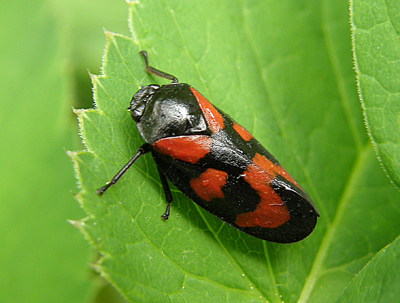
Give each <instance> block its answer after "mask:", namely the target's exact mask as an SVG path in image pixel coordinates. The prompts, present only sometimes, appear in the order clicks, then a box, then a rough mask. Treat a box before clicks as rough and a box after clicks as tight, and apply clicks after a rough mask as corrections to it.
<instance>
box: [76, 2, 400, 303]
mask: <svg viewBox="0 0 400 303" xmlns="http://www.w3.org/2000/svg"><path fill="white" fill-rule="evenodd" d="M129 6H130V20H129V21H130V27H131V31H132V36H133V38H127V37H124V36H121V35H116V34H111V33H107V41H108V43H107V47H106V52H105V56H104V62H103V69H102V72H103V74H102V75H100V76H93V78H92V80H93V85H94V96H95V100H96V106H97V109H95V110H85V111H78V117H79V121H80V127H81V134H82V137H83V139H84V143H85V145H86V147H87V150H86V151H82V152H76V153H72V154H71V156H72V157H73V159H74V161H75V168H76V171H77V176H78V180H79V183H80V187H81V193H80V194H79V195H78V196H77V198H78V200H79V201H80V203H81V205H82V207H83V208H84V209H85V210H86V212H87V213H88V215H89V216H88V217H87V218H86V219H85V221H82V222H81V225H80V228H81V230H82V232H83V233H84V234H85V236H86V238H87V239H88V240H89V241H90V242H91V243H92V245H94V246H95V247H96V248H97V249H98V250H99V251H100V252H101V253H102V254H103V257H102V258H101V259H100V260H99V261H98V262H97V263H96V264H95V265H94V266H95V267H96V268H97V270H98V271H99V272H100V273H101V274H102V275H103V276H105V277H106V278H107V279H108V280H109V281H110V282H111V283H112V284H113V285H115V287H116V288H118V289H119V290H120V291H121V293H122V294H123V295H124V296H125V297H126V298H127V299H128V300H130V301H131V302H140V301H143V302H161V301H162V302H165V301H192V302H194V301H197V302H202V301H205V300H210V301H215V302H219V301H228V302H250V301H254V302H258V301H260V302H265V301H270V302H281V301H285V302H298V301H299V302H329V301H334V300H336V298H338V297H339V295H340V294H341V293H342V292H343V291H344V289H345V287H346V285H347V284H348V283H349V282H350V281H351V280H352V278H353V277H354V276H355V274H356V273H357V272H358V271H360V270H361V269H362V267H363V266H364V265H365V264H366V263H367V262H368V261H369V260H370V259H371V258H372V257H373V256H374V255H375V254H376V253H377V252H378V251H379V250H380V249H381V248H382V247H384V246H385V245H387V244H388V243H390V242H391V241H393V239H394V238H395V237H396V236H397V235H398V230H399V228H400V212H399V209H398V205H399V202H400V197H399V193H398V192H397V191H396V189H395V188H394V187H393V186H392V185H391V184H390V183H389V181H388V180H387V178H386V177H385V175H384V173H383V172H382V170H381V169H380V167H379V164H378V161H377V160H376V158H375V156H374V152H373V148H372V146H371V143H370V142H369V140H368V137H367V135H366V133H365V129H364V126H363V122H362V115H361V109H360V107H359V101H358V99H357V91H356V86H355V83H354V73H353V70H352V54H351V52H350V32H349V26H348V21H347V20H348V6H347V1H342V2H338V1H333V0H331V1H327V2H323V3H318V2H313V3H312V4H311V3H309V2H308V1H298V0H292V1H286V2H284V3H275V2H268V3H265V2H257V3H254V2H252V1H241V2H239V1H229V2H228V1H226V2H218V3H216V2H215V1H211V0H209V1H202V2H201V3H200V2H196V3H190V5H189V4H188V3H187V2H185V1H178V0H177V1H169V2H159V1H151V0H148V1H144V2H141V3H137V2H130V3H129ZM142 49H144V50H147V51H148V54H149V58H150V63H151V65H152V66H154V67H156V68H159V69H160V70H163V71H165V72H168V73H171V74H173V75H175V76H177V77H178V79H179V80H180V81H181V82H186V83H190V84H191V85H192V86H193V87H195V88H196V89H198V90H199V91H200V92H201V93H202V94H203V95H204V96H205V97H206V98H208V99H209V100H211V101H212V102H213V103H214V104H215V105H216V106H218V107H219V108H221V109H222V110H224V111H225V112H226V113H227V114H229V115H230V116H231V117H232V118H233V119H235V120H236V121H237V122H238V123H240V124H241V125H243V126H244V127H246V128H247V129H248V130H249V131H250V132H251V133H252V134H253V135H254V136H255V137H256V138H257V139H258V140H259V141H260V142H261V143H262V144H263V145H264V146H265V147H266V148H267V149H269V150H270V151H271V152H272V153H273V154H274V155H275V156H277V157H278V159H279V160H280V162H281V164H282V165H283V166H284V167H285V168H286V169H287V170H288V171H289V172H290V173H291V174H292V175H293V176H294V177H295V179H296V180H297V181H298V182H299V183H300V184H301V185H302V187H303V188H304V189H305V190H306V191H307V192H308V193H309V194H310V196H311V197H312V199H313V200H314V202H315V204H316V205H317V207H318V209H319V211H320V213H321V217H320V218H319V222H318V224H317V227H316V230H315V231H314V232H313V233H312V234H311V235H310V236H309V237H308V238H307V239H305V240H303V241H301V242H299V243H295V244H290V245H280V244H274V243H268V242H265V241H262V240H259V239H255V238H253V237H251V236H248V235H246V234H244V233H241V232H239V231H237V230H235V229H234V228H232V227H230V226H227V225H226V224H224V223H222V222H221V221H220V220H218V219H217V218H215V217H213V216H212V215H210V214H209V213H207V212H206V211H204V210H202V209H200V208H199V207H197V206H196V205H195V204H194V203H193V202H191V201H190V200H188V199H186V198H185V197H184V196H183V194H182V193H180V192H179V191H177V190H176V189H174V190H173V196H174V202H173V204H172V209H171V211H172V214H171V216H170V219H169V220H168V221H167V222H164V221H162V220H161V218H160V215H161V214H162V213H163V212H164V209H165V199H164V196H163V191H162V187H161V184H160V181H159V178H158V176H157V171H156V167H155V164H154V163H153V161H152V159H151V157H150V156H143V157H141V159H140V160H138V161H137V163H135V165H134V166H133V167H132V168H131V169H130V170H129V171H128V172H127V173H126V174H125V175H124V176H123V178H121V180H120V181H119V182H118V183H117V184H116V185H115V186H113V187H112V188H110V189H109V190H108V191H107V192H106V193H105V194H104V195H103V196H102V197H98V196H97V195H96V189H97V188H99V187H100V186H102V185H104V183H105V182H106V181H108V180H109V179H110V178H111V177H112V176H113V175H114V174H115V173H116V172H117V171H118V170H119V169H120V168H121V167H122V166H123V165H124V164H125V163H126V162H127V161H128V160H129V159H130V158H131V157H132V155H133V154H134V153H135V151H136V149H137V148H138V147H139V146H140V145H141V144H143V140H142V139H141V138H140V136H139V134H138V132H137V130H136V128H135V124H134V122H133V121H132V119H131V117H130V114H129V113H128V112H127V111H126V108H127V107H128V105H129V102H130V99H131V98H132V95H133V94H134V93H135V92H136V91H137V90H138V88H139V87H140V85H142V84H143V85H147V84H150V83H166V82H167V81H165V80H160V79H156V78H154V77H153V76H149V75H147V74H146V73H145V72H144V63H143V60H142V58H141V57H140V56H139V54H138V52H139V50H142Z"/></svg>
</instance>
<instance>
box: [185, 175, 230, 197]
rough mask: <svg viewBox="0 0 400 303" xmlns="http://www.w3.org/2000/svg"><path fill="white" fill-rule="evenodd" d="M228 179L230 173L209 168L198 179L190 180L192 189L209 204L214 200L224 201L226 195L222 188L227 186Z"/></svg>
mask: <svg viewBox="0 0 400 303" xmlns="http://www.w3.org/2000/svg"><path fill="white" fill-rule="evenodd" d="M227 178H228V173H226V172H224V171H221V170H217V169H214V168H208V169H207V170H206V171H205V172H204V173H202V174H201V175H200V176H199V177H198V178H197V179H192V180H190V187H191V188H192V189H193V190H194V191H195V193H196V194H197V195H198V196H199V197H200V198H202V199H203V200H206V201H208V202H210V201H211V200H212V199H214V198H219V199H223V198H224V193H223V192H222V189H221V188H222V186H224V185H225V184H226V179H227Z"/></svg>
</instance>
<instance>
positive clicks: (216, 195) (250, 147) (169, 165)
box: [97, 51, 319, 243]
mask: <svg viewBox="0 0 400 303" xmlns="http://www.w3.org/2000/svg"><path fill="white" fill-rule="evenodd" d="M140 53H141V54H142V55H143V57H144V59H145V63H146V71H147V72H148V73H150V74H153V75H156V76H158V77H162V78H165V79H169V80H172V83H170V84H166V85H162V86H159V85H156V84H152V85H148V86H144V87H142V88H141V89H139V91H138V92H136V93H135V95H134V96H133V98H132V101H131V104H130V107H129V108H128V110H129V111H130V112H131V115H132V118H133V120H134V121H135V122H136V123H137V129H138V130H139V133H140V135H141V136H142V138H143V139H144V141H145V142H146V143H145V144H143V145H142V146H141V147H139V149H138V150H137V152H136V154H135V155H134V156H133V157H132V159H131V160H129V162H128V163H127V164H126V165H125V166H124V167H123V168H122V169H121V170H120V171H119V172H118V173H117V174H116V175H115V176H114V178H112V179H111V181H110V182H108V183H107V184H106V185H105V186H103V187H101V188H99V189H98V190H97V192H98V194H99V195H102V194H103V193H104V192H105V191H106V190H107V189H108V188H109V187H110V186H111V185H113V184H115V183H116V182H117V181H118V180H119V178H120V177H121V176H122V175H123V174H124V173H125V172H126V171H127V170H128V169H129V167H130V166H131V165H132V164H133V163H134V162H135V161H136V160H137V159H138V158H139V157H140V156H141V155H143V154H146V153H148V152H150V153H151V154H152V156H153V158H154V161H155V162H156V164H157V168H158V173H159V175H160V179H161V184H162V186H163V189H164V193H165V198H166V200H167V202H168V204H167V208H166V211H165V213H164V214H163V215H162V218H163V219H168V216H169V214H170V205H171V202H172V195H171V191H170V189H169V186H168V182H167V179H168V180H170V181H171V183H172V184H174V185H175V186H176V187H177V188H178V189H179V190H180V191H182V192H183V193H184V194H185V195H186V196H187V197H188V198H190V199H191V200H193V201H194V202H196V203H197V204H198V205H200V206H201V207H203V208H204V209H205V210H207V211H209V212H210V213H212V214H213V215H215V216H216V217H218V218H220V219H221V220H222V221H224V222H226V223H228V224H230V225H232V226H233V227H235V228H237V229H239V230H241V231H243V232H245V233H247V234H249V235H252V236H254V237H257V238H260V239H263V240H267V241H271V242H278V243H291V242H296V241H300V240H302V239H304V238H305V237H307V236H308V235H309V234H310V233H311V232H312V231H313V229H314V227H315V225H316V222H317V217H318V216H319V214H318V211H317V209H316V208H315V206H314V204H313V203H312V201H311V199H310V197H309V196H308V195H307V194H306V193H305V192H304V191H303V189H302V188H301V187H300V186H299V184H298V183H297V182H296V181H295V180H294V179H293V178H292V177H291V176H290V175H289V174H288V173H287V172H286V171H285V170H284V169H283V168H282V166H281V165H280V164H279V162H278V161H277V160H276V159H275V158H274V157H273V156H272V155H271V154H270V153H269V152H268V151H267V150H266V149H265V148H264V147H262V146H261V144H260V143H259V142H258V141H257V140H256V139H254V137H253V136H252V135H251V134H250V133H249V132H248V131H247V130H245V129H244V128H243V127H242V126H240V125H239V124H237V123H236V122H234V121H233V120H232V119H231V118H230V117H229V116H227V115H226V114H225V113H223V112H222V111H220V110H219V109H217V108H216V107H214V106H213V105H212V104H211V103H209V102H208V101H207V100H206V99H205V98H204V97H203V96H202V95H201V94H200V93H199V92H197V91H196V90H195V89H194V88H192V87H190V86H189V85H188V84H186V83H179V82H178V79H177V78H175V77H174V76H172V75H170V74H167V73H164V72H161V71H159V70H157V69H154V68H152V67H149V65H148V60H147V54H146V52H144V51H142V52H140Z"/></svg>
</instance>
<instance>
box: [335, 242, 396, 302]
mask: <svg viewBox="0 0 400 303" xmlns="http://www.w3.org/2000/svg"><path fill="white" fill-rule="evenodd" d="M399 271H400V238H397V239H396V240H395V241H393V243H391V244H390V245H388V246H387V247H385V248H383V249H382V250H381V251H380V252H379V253H378V254H376V256H375V257H374V258H373V259H372V260H371V261H370V262H369V263H368V264H367V265H366V266H365V267H364V268H363V269H362V270H361V271H360V273H359V274H358V275H357V276H356V277H355V278H354V279H353V281H352V282H351V283H350V285H349V286H348V287H347V289H346V291H345V292H344V294H343V295H342V296H341V297H340V298H339V300H338V302H340V303H342V302H343V303H344V302H364V303H367V302H396V301H397V300H398V298H399V296H400V289H399V284H400V276H399Z"/></svg>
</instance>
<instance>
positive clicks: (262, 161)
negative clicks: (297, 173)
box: [253, 153, 301, 188]
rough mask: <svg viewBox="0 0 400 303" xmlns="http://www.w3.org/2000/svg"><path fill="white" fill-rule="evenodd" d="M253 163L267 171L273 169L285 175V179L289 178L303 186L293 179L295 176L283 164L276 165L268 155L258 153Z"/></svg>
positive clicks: (295, 183) (290, 180)
mask: <svg viewBox="0 0 400 303" xmlns="http://www.w3.org/2000/svg"><path fill="white" fill-rule="evenodd" d="M253 163H254V164H255V165H257V166H259V167H261V168H262V169H264V170H265V171H273V172H274V173H276V174H278V175H280V176H281V177H283V178H284V179H285V180H288V181H289V182H291V183H292V184H294V185H296V186H297V187H298V188H301V187H300V185H299V184H298V183H297V182H296V180H295V179H293V177H292V176H291V175H289V174H288V173H287V172H286V170H285V169H284V168H283V167H282V166H280V165H275V164H274V163H272V162H271V161H269V160H268V159H267V158H266V157H264V156H262V155H260V154H258V153H256V154H255V156H254V158H253Z"/></svg>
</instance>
